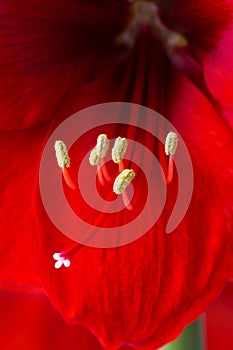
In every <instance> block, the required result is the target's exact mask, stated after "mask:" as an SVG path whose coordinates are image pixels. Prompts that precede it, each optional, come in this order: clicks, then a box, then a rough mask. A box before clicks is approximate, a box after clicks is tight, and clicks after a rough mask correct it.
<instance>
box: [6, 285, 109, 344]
mask: <svg viewBox="0 0 233 350" xmlns="http://www.w3.org/2000/svg"><path fill="white" fill-rule="evenodd" d="M0 306H1V315H0V324H1V330H0V335H1V348H2V349H4V350H15V349H18V350H25V349H27V350H41V349H43V350H54V349H56V350H65V349H70V350H73V349H79V350H87V349H92V350H102V348H101V346H100V345H99V343H98V341H97V340H96V339H95V337H93V336H92V335H91V334H90V332H88V330H86V329H84V328H83V327H78V326H70V325H67V324H65V322H64V321H63V320H62V318H61V316H60V315H59V314H58V313H57V312H56V311H55V310H54V309H53V308H52V306H51V305H50V303H49V300H48V298H47V297H46V296H45V295H41V294H40V295H35V294H24V293H16V292H9V291H0ZM13 324H14V325H17V326H16V327H14V329H12V328H13V327H12V325H13Z"/></svg>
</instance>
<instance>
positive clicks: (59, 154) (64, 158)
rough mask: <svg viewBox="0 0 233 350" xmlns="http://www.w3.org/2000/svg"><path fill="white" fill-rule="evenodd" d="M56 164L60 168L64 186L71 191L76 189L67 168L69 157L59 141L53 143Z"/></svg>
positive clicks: (62, 143)
mask: <svg viewBox="0 0 233 350" xmlns="http://www.w3.org/2000/svg"><path fill="white" fill-rule="evenodd" d="M54 148H55V152H56V158H57V163H58V166H59V167H60V168H62V173H63V177H64V180H65V182H66V184H67V185H68V186H69V187H70V188H71V189H72V190H75V189H76V185H75V183H74V181H73V180H72V178H71V176H70V174H69V171H68V169H67V168H69V167H70V157H69V154H68V151H67V148H66V145H65V144H64V142H63V141H61V140H59V141H56V142H55V145H54Z"/></svg>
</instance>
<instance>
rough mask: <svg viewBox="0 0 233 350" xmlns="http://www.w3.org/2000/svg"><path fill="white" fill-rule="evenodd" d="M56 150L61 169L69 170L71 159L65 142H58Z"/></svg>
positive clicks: (55, 146)
mask: <svg viewBox="0 0 233 350" xmlns="http://www.w3.org/2000/svg"><path fill="white" fill-rule="evenodd" d="M54 148H55V152H56V158H57V163H58V165H59V167H60V168H65V167H66V168H68V167H69V166H70V157H69V154H68V151H67V148H66V145H65V144H64V142H63V141H56V142H55V145H54Z"/></svg>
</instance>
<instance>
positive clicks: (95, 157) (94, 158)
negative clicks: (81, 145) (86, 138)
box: [89, 147, 100, 165]
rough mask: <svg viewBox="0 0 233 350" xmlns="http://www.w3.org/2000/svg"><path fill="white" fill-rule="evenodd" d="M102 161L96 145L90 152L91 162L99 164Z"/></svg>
mask: <svg viewBox="0 0 233 350" xmlns="http://www.w3.org/2000/svg"><path fill="white" fill-rule="evenodd" d="M99 161H100V157H99V156H98V153H97V149H96V147H95V148H93V150H92V151H91V153H90V156H89V162H90V164H91V165H98V164H99Z"/></svg>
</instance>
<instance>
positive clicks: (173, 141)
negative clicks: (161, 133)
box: [165, 131, 179, 156]
mask: <svg viewBox="0 0 233 350" xmlns="http://www.w3.org/2000/svg"><path fill="white" fill-rule="evenodd" d="M178 140H179V139H178V137H177V135H176V133H175V132H172V131H170V132H169V133H168V134H167V137H166V141H165V153H166V155H168V156H174V154H175V152H176V148H177V143H178Z"/></svg>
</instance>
